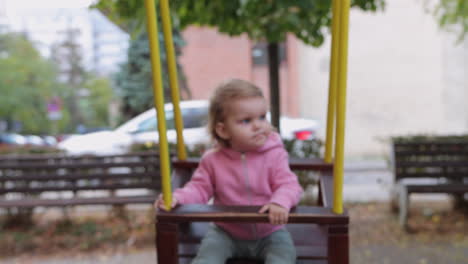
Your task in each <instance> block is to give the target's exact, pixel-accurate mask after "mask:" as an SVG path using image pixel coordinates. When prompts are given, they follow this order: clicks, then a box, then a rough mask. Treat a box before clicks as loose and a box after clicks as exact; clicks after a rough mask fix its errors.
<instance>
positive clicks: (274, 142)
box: [219, 132, 283, 159]
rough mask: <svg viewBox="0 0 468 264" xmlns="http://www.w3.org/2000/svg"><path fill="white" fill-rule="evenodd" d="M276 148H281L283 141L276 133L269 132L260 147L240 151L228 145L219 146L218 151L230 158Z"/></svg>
mask: <svg viewBox="0 0 468 264" xmlns="http://www.w3.org/2000/svg"><path fill="white" fill-rule="evenodd" d="M276 148H283V141H282V140H281V137H280V135H279V134H278V133H276V132H271V133H270V134H269V135H268V138H267V140H266V141H265V144H263V145H262V146H261V147H259V148H257V149H255V150H251V151H247V152H240V151H236V150H233V149H231V148H228V147H221V148H220V150H219V151H221V152H222V153H223V154H224V155H227V156H228V157H230V158H231V159H240V158H241V155H242V154H247V155H249V154H261V153H264V152H268V151H270V150H273V149H276Z"/></svg>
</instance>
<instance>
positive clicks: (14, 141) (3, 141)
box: [0, 133, 26, 146]
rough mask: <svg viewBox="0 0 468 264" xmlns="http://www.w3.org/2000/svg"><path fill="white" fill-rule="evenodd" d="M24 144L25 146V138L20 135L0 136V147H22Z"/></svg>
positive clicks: (5, 134)
mask: <svg viewBox="0 0 468 264" xmlns="http://www.w3.org/2000/svg"><path fill="white" fill-rule="evenodd" d="M24 144H26V138H25V137H24V136H22V135H20V134H16V133H4V134H0V146H22V145H24Z"/></svg>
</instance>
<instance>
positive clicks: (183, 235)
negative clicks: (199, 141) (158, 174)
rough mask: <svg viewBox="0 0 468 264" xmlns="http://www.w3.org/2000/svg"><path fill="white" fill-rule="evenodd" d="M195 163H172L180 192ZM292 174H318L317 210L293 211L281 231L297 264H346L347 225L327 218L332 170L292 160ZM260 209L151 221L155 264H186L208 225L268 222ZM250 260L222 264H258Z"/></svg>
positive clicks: (187, 211) (166, 215)
mask: <svg viewBox="0 0 468 264" xmlns="http://www.w3.org/2000/svg"><path fill="white" fill-rule="evenodd" d="M198 161H199V159H189V160H185V161H178V160H175V161H173V168H174V171H173V183H175V186H182V185H183V183H185V182H186V181H188V180H189V179H190V176H191V174H192V172H193V170H194V169H195V168H196V167H197V166H198ZM290 167H291V169H293V170H312V171H319V172H320V183H319V201H318V203H319V206H298V207H295V208H293V209H292V210H291V213H290V216H289V223H288V225H287V226H286V227H287V229H288V230H289V232H290V233H291V235H292V237H293V241H294V243H295V246H296V250H297V256H298V257H297V263H299V264H319V263H320V264H325V263H331V264H338V263H339V264H347V263H349V249H348V244H349V241H348V223H349V217H348V214H347V213H346V212H345V213H344V214H342V215H336V214H334V213H333V212H332V209H331V204H332V199H333V198H332V195H331V194H332V180H333V179H332V175H333V173H332V172H333V165H332V164H327V163H324V162H323V161H322V160H318V159H317V160H311V159H291V160H290ZM259 209H260V207H259V206H213V205H181V206H178V207H176V208H175V209H174V210H172V211H170V212H165V211H161V210H160V211H159V212H158V213H157V215H156V246H157V252H158V253H157V258H158V263H164V264H176V263H179V264H185V263H190V261H191V259H192V258H193V257H194V256H195V255H196V252H197V250H198V247H199V243H200V241H201V239H202V238H203V236H204V234H205V233H206V231H207V229H208V226H209V223H210V222H214V221H215V222H250V223H259V222H268V216H267V215H266V214H259V213H257V212H258V210H259ZM261 263H263V262H261V261H257V260H252V259H231V260H229V261H228V262H227V264H261Z"/></svg>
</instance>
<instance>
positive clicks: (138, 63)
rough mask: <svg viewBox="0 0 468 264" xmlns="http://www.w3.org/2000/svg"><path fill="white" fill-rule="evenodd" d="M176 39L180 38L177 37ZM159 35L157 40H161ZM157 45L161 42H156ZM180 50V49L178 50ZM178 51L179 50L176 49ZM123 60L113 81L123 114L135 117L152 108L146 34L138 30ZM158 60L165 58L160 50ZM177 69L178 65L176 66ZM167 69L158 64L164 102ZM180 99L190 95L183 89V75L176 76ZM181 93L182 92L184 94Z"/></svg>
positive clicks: (168, 94) (167, 85) (185, 87)
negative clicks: (160, 70) (120, 100)
mask: <svg viewBox="0 0 468 264" xmlns="http://www.w3.org/2000/svg"><path fill="white" fill-rule="evenodd" d="M177 39H178V40H180V37H178V38H177ZM163 41H164V40H163V39H162V36H161V38H160V42H163ZM160 45H161V47H162V46H163V43H160ZM178 50H180V49H178ZM178 53H179V54H180V52H178ZM127 54H128V56H127V61H126V62H125V63H123V64H122V65H121V66H120V70H119V71H118V72H117V74H116V75H115V83H116V86H117V90H118V94H119V96H120V98H121V99H122V105H123V112H124V115H126V117H132V116H135V115H137V114H139V113H141V112H143V111H145V110H147V109H148V108H151V107H153V105H154V100H153V90H152V88H151V87H152V72H151V61H150V59H149V58H150V50H149V43H148V35H147V33H146V31H142V32H141V33H140V34H139V36H138V37H136V38H134V39H132V40H131V43H130V47H129V49H128V53H127ZM161 60H162V61H163V62H164V61H166V53H165V52H161ZM178 68H179V69H178V71H179V73H180V72H181V67H180V65H178ZM168 75H169V74H168V69H167V67H166V65H165V64H163V65H162V76H163V87H165V88H164V90H165V91H164V96H165V97H166V98H165V100H166V102H168V101H170V96H171V93H170V86H169V79H168V78H167V76H168ZM179 83H180V87H181V92H182V93H183V94H182V98H190V97H191V94H190V91H189V90H188V88H187V85H186V82H185V78H184V77H183V75H181V76H179ZM184 92H185V93H184Z"/></svg>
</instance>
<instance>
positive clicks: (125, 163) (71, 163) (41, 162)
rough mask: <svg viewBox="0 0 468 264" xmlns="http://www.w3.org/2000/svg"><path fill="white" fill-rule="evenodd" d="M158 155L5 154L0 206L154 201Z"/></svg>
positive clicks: (0, 177)
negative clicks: (9, 155)
mask: <svg viewBox="0 0 468 264" xmlns="http://www.w3.org/2000/svg"><path fill="white" fill-rule="evenodd" d="M159 175H160V169H159V155H158V154H156V153H155V152H138V153H129V154H121V155H107V156H88V155H83V156H65V155H51V154H46V155H37V154H36V155H29V156H11V157H1V158H0V208H3V209H12V208H35V207H64V206H74V205H124V204H137V203H152V202H154V199H155V197H156V195H155V192H157V191H159V190H160V177H159Z"/></svg>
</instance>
